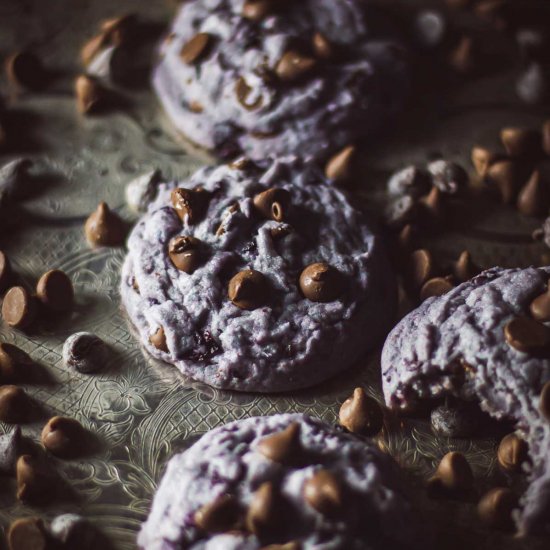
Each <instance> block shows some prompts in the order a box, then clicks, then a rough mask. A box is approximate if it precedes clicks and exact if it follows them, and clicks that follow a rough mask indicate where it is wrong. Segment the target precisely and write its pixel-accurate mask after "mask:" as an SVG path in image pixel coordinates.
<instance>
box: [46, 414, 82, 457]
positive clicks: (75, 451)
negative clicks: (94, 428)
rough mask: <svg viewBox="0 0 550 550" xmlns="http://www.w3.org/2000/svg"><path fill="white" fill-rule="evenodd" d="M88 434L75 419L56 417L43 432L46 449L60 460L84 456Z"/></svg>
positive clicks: (51, 419)
mask: <svg viewBox="0 0 550 550" xmlns="http://www.w3.org/2000/svg"><path fill="white" fill-rule="evenodd" d="M86 435H87V434H86V432H85V430H84V428H83V427H82V425H81V424H80V423H79V422H78V421H77V420H75V419H74V418H67V417H64V416H54V417H53V418H50V420H48V422H47V424H46V425H45V426H44V428H43V430H42V435H41V440H42V445H44V448H45V449H46V450H48V451H49V452H50V453H52V454H53V455H55V456H58V457H60V458H74V457H76V456H79V455H80V454H82V451H83V449H84V447H85V444H86Z"/></svg>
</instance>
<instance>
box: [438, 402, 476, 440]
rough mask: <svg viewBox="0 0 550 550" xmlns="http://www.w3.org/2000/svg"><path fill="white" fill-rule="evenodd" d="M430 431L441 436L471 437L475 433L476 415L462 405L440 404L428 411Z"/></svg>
mask: <svg viewBox="0 0 550 550" xmlns="http://www.w3.org/2000/svg"><path fill="white" fill-rule="evenodd" d="M430 421H431V426H432V431H433V432H434V433H435V434H437V435H441V436H443V437H471V436H472V435H474V434H475V431H476V427H477V423H478V421H479V417H478V415H475V414H473V413H472V411H471V409H469V408H468V407H466V406H464V405H459V406H449V405H440V406H438V407H435V408H434V409H433V410H432V412H431V413H430Z"/></svg>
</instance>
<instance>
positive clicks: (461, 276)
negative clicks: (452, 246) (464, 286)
mask: <svg viewBox="0 0 550 550" xmlns="http://www.w3.org/2000/svg"><path fill="white" fill-rule="evenodd" d="M479 272H480V269H479V267H478V266H477V265H476V264H474V262H473V261H472V256H471V254H470V252H468V250H463V251H462V252H461V253H460V256H459V257H458V260H457V261H456V262H455V263H454V264H453V275H454V276H455V277H456V279H457V280H458V281H460V282H461V283H463V282H465V281H469V280H470V279H471V278H472V277H475V276H476V275H477V274H478V273H479Z"/></svg>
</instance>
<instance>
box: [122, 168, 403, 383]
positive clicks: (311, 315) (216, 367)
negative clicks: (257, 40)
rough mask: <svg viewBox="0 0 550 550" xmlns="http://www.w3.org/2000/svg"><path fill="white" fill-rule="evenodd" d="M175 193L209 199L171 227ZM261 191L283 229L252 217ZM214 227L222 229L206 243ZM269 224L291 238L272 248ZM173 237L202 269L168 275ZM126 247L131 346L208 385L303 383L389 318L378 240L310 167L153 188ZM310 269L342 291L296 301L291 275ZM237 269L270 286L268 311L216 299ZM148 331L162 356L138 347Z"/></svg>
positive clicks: (363, 345)
mask: <svg viewBox="0 0 550 550" xmlns="http://www.w3.org/2000/svg"><path fill="white" fill-rule="evenodd" d="M177 186H180V187H188V188H194V187H197V186H202V187H203V188H204V189H205V190H206V191H208V192H209V193H210V200H209V202H208V209H207V212H206V213H205V216H204V217H203V218H202V220H201V221H200V222H199V223H196V224H195V225H189V224H188V222H187V221H186V222H185V223H182V221H180V219H179V217H178V216H177V215H176V213H175V211H174V209H173V208H172V205H171V202H170V191H171V190H172V189H173V188H175V187H177ZM270 187H281V188H284V189H287V190H288V191H289V192H290V194H291V203H290V206H289V208H288V215H287V217H286V218H285V219H286V223H285V224H279V223H278V222H276V221H273V220H266V219H264V218H262V216H260V215H259V214H258V212H257V211H256V209H255V207H254V205H253V203H252V199H253V197H254V196H255V195H256V194H257V193H259V192H261V191H264V190H265V189H268V188H270ZM235 204H238V205H239V208H238V209H235ZM221 223H223V225H224V228H225V232H224V233H223V234H222V235H217V234H216V233H217V229H218V228H219V226H220V224H221ZM279 225H281V226H283V227H285V226H286V227H289V228H291V229H292V231H291V232H290V234H288V235H286V236H285V237H282V238H278V239H276V240H275V239H274V238H273V237H272V236H271V231H270V230H271V229H273V228H275V227H277V226H279ZM176 235H191V236H194V237H196V238H198V239H200V240H201V241H202V242H203V243H204V247H205V249H206V253H205V261H204V263H203V264H202V265H201V266H200V267H198V269H196V271H194V272H193V273H192V274H187V273H185V272H182V271H178V270H177V269H176V268H175V267H174V265H173V264H172V262H171V260H170V258H169V256H168V253H167V250H168V242H169V241H170V239H171V238H172V237H174V236H176ZM128 248H129V252H128V256H127V259H126V261H125V263H124V267H123V271H122V288H121V293H122V302H123V304H124V306H125V307H126V310H127V312H128V314H129V317H130V319H131V320H132V322H133V323H134V325H135V326H136V327H137V329H138V331H139V334H140V337H141V341H142V342H143V344H144V345H145V346H146V348H147V349H148V350H149V352H150V353H151V354H152V355H153V356H155V357H157V358H159V359H162V360H164V361H166V362H168V363H173V364H174V365H175V366H176V367H177V368H178V369H179V370H180V371H181V372H182V373H184V374H185V375H187V376H189V377H191V378H192V379H195V380H199V381H203V382H206V383H208V384H210V385H212V386H215V387H219V388H231V389H236V390H242V391H259V392H273V391H283V390H289V389H294V388H299V387H305V386H311V385H313V384H315V383H317V382H320V381H321V380H324V379H326V378H328V377H330V376H332V375H334V374H336V373H338V372H342V371H343V370H344V369H346V368H348V367H349V366H351V365H352V364H353V362H354V361H355V360H357V359H358V358H359V357H360V356H361V354H363V353H364V352H365V351H367V350H368V349H370V348H372V347H373V346H374V345H375V344H376V343H377V342H378V341H379V340H380V338H382V337H383V336H384V335H385V334H386V331H387V330H388V328H389V324H390V322H391V320H392V319H393V314H394V311H395V302H396V296H395V294H396V293H395V280H394V277H393V274H392V272H391V269H390V267H389V264H388V262H387V259H386V255H385V252H384V250H383V249H382V247H381V243H380V241H379V239H378V237H375V236H374V235H373V233H372V232H371V229H370V228H369V226H368V225H367V223H366V221H365V219H364V216H363V214H361V213H360V212H359V211H358V210H357V209H355V208H354V207H353V206H351V204H350V203H349V202H348V199H347V198H346V196H345V195H344V194H343V193H342V192H341V191H339V190H338V189H336V188H334V187H333V186H330V185H328V184H327V183H326V182H325V180H324V177H323V176H322V175H321V174H320V173H319V171H318V169H316V168H315V167H314V166H312V165H305V166H304V165H302V164H301V163H299V161H297V160H296V159H280V160H277V161H274V162H266V163H263V164H262V166H259V165H256V164H252V163H249V164H248V166H247V167H245V168H242V169H237V168H234V167H232V165H222V166H219V167H216V168H214V167H207V168H204V169H201V170H199V171H198V172H197V173H196V174H195V175H194V176H193V177H192V178H191V179H190V180H189V181H186V182H183V183H177V182H172V183H169V184H161V185H160V186H159V194H158V197H157V199H156V200H155V202H154V203H152V204H151V206H150V208H149V212H148V213H147V214H146V215H145V216H144V217H143V218H142V219H141V221H140V222H139V223H138V224H137V225H136V227H135V228H134V230H133V231H132V234H131V235H130V238H129V241H128ZM320 261H326V262H327V263H329V264H331V265H332V266H333V267H335V268H336V269H337V270H338V271H339V272H340V274H341V275H342V277H343V280H344V291H343V293H342V295H341V296H340V297H339V298H337V299H336V300H334V301H332V302H328V303H320V302H312V301H310V300H307V299H305V298H304V297H303V295H302V294H301V291H300V289H299V287H298V279H299V276H300V273H301V271H302V270H303V269H304V268H305V267H306V266H308V265H309V264H311V263H314V262H320ZM247 268H250V269H255V270H257V271H260V272H261V273H263V274H264V275H265V276H266V277H267V279H268V281H269V286H270V288H271V292H270V294H269V299H268V303H267V305H265V306H263V307H259V308H257V309H254V310H242V309H239V308H238V307H236V306H235V305H234V304H233V303H232V302H231V301H230V300H229V299H228V297H227V287H228V281H229V279H230V278H231V277H232V276H233V275H235V274H236V273H237V272H239V271H241V270H243V269H247ZM134 283H137V287H138V288H139V291H138V290H136V288H135V284H134ZM159 327H163V328H164V332H165V334H166V341H167V346H168V350H169V351H168V353H165V352H163V351H160V350H158V349H157V348H155V347H154V346H152V345H151V344H150V343H149V337H150V336H151V335H152V334H154V333H155V332H156V331H157V330H158V329H159Z"/></svg>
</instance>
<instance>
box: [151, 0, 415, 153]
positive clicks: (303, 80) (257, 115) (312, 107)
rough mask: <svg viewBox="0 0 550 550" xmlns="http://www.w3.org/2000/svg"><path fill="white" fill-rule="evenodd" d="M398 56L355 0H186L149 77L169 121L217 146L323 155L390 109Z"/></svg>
mask: <svg viewBox="0 0 550 550" xmlns="http://www.w3.org/2000/svg"><path fill="white" fill-rule="evenodd" d="M260 10H262V12H261V13H260ZM243 14H244V15H243ZM285 56H286V57H285ZM405 57H406V56H405V52H404V50H403V48H402V47H401V46H400V44H399V42H398V40H397V39H396V37H395V33H394V31H393V30H392V29H391V28H390V26H389V25H388V23H387V21H386V20H385V19H384V18H383V17H381V15H380V14H379V13H377V12H376V11H375V9H374V8H372V7H370V6H369V3H368V2H365V1H363V0H304V1H302V2H283V1H279V0H277V1H276V2H272V1H267V0H266V1H264V0H262V1H258V0H245V1H243V0H216V1H210V0H194V1H192V2H185V3H184V4H183V5H182V7H181V9H180V12H179V14H178V15H177V17H176V19H175V21H174V23H173V25H172V29H171V33H170V34H169V36H168V38H167V39H166V40H165V42H164V43H163V44H162V46H161V51H160V62H159V64H158V66H157V68H156V70H155V73H154V79H153V83H154V87H155V89H156V91H157V94H158V96H159V98H160V100H161V102H162V104H163V106H164V108H165V110H166V112H167V113H168V116H169V117H170V118H171V119H172V121H173V123H174V124H175V126H176V128H177V129H178V130H179V131H180V132H182V133H183V134H184V135H185V136H186V137H188V138H189V139H190V140H191V141H193V142H194V143H196V144H198V145H200V146H201V147H204V148H206V149H209V150H212V151H214V152H215V153H216V154H217V155H219V156H222V157H231V156H234V155H236V154H238V153H239V152H240V153H244V154H245V155H246V156H248V157H250V158H252V159H257V160H258V159H264V158H266V157H268V156H271V155H273V156H284V155H289V154H296V153H297V152H299V154H300V155H301V156H303V157H304V158H310V157H315V158H323V157H327V155H328V154H330V153H332V152H335V151H337V150H340V149H342V148H343V147H345V146H347V145H350V144H351V143H353V142H354V141H355V140H357V139H358V138H362V137H370V136H372V135H373V134H374V133H375V131H376V130H377V129H378V128H379V127H380V126H381V125H382V124H383V123H387V122H388V120H389V119H391V118H392V117H393V116H394V115H395V114H396V113H397V112H398V111H399V109H400V108H401V107H402V105H403V103H404V99H405V97H406V95H407V91H408V63H407V61H406V60H405Z"/></svg>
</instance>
